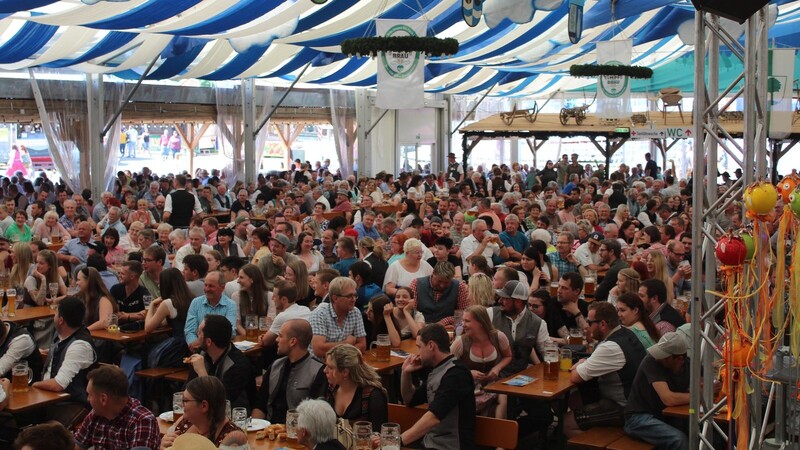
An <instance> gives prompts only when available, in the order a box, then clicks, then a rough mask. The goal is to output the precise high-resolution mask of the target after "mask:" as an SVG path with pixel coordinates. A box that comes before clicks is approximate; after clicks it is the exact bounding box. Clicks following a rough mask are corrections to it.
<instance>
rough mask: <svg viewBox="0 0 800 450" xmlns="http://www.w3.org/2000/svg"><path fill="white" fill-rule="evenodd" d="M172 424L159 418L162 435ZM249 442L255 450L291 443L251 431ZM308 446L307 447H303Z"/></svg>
mask: <svg viewBox="0 0 800 450" xmlns="http://www.w3.org/2000/svg"><path fill="white" fill-rule="evenodd" d="M171 426H172V422H167V421H166V420H164V419H161V418H159V419H158V429H159V431H160V432H161V434H162V435H165V434H167V432H168V431H169V429H170V427H171ZM247 443H248V444H249V445H250V448H251V449H255V450H274V449H279V448H289V443H288V442H286V441H279V440H277V439H276V440H274V441H270V440H269V439H256V432H255V431H249V432H247ZM301 448H303V449H304V448H306V447H301Z"/></svg>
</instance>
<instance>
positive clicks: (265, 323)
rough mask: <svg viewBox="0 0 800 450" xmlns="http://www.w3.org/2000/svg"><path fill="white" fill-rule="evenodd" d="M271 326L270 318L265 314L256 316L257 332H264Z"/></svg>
mask: <svg viewBox="0 0 800 450" xmlns="http://www.w3.org/2000/svg"><path fill="white" fill-rule="evenodd" d="M270 326H272V319H270V318H269V317H267V316H261V317H259V318H258V333H259V334H264V333H266V332H267V331H269V327H270Z"/></svg>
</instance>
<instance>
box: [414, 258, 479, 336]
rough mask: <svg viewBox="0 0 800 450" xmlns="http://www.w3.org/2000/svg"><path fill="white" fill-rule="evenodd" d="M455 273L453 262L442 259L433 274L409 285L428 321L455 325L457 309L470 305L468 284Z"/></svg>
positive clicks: (418, 306)
mask: <svg viewBox="0 0 800 450" xmlns="http://www.w3.org/2000/svg"><path fill="white" fill-rule="evenodd" d="M455 275H456V269H455V267H453V264H451V263H450V262H448V261H440V262H438V263H436V266H434V268H433V273H432V274H431V276H429V277H422V278H417V279H416V280H413V281H412V282H411V284H410V285H409V289H411V293H412V294H413V296H414V298H416V299H417V310H418V311H419V312H421V313H422V315H423V316H424V317H425V322H426V323H440V324H442V325H445V326H447V325H453V321H454V319H453V316H454V315H455V311H456V310H464V309H467V307H469V305H470V301H469V290H468V289H467V285H466V283H464V282H463V281H461V280H457V279H455Z"/></svg>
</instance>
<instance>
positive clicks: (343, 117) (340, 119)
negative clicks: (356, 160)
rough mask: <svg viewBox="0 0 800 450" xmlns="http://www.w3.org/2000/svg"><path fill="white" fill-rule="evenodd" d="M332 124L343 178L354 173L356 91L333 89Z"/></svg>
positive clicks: (331, 93)
mask: <svg viewBox="0 0 800 450" xmlns="http://www.w3.org/2000/svg"><path fill="white" fill-rule="evenodd" d="M330 96H331V125H333V133H334V139H333V141H334V143H335V144H336V155H337V156H338V157H339V171H340V173H341V175H342V178H343V179H344V178H347V177H348V176H350V175H351V174H352V173H353V150H354V148H355V131H356V125H357V121H356V110H355V92H353V91H349V90H343V89H331V90H330Z"/></svg>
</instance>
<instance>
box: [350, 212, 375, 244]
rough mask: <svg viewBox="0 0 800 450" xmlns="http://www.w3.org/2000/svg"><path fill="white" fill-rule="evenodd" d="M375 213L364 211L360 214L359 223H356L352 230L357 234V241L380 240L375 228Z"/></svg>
mask: <svg viewBox="0 0 800 450" xmlns="http://www.w3.org/2000/svg"><path fill="white" fill-rule="evenodd" d="M374 224H375V213H374V212H372V211H364V214H362V217H361V222H359V223H357V224H356V225H355V226H354V227H353V229H354V230H356V231H357V232H358V239H359V240H361V239H363V238H365V237H371V238H372V239H375V240H376V241H377V240H378V239H380V238H381V235H380V233H378V229H377V228H375V226H374Z"/></svg>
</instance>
